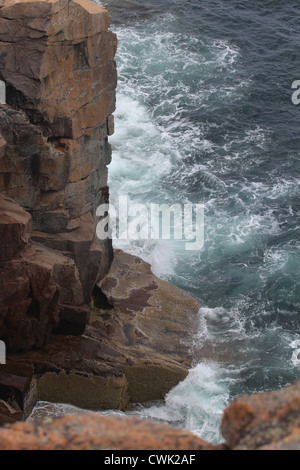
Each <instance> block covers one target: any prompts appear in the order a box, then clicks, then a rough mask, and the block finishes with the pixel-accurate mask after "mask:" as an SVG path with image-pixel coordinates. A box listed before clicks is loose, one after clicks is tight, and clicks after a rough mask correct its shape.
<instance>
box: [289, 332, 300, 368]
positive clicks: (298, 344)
mask: <svg viewBox="0 0 300 470" xmlns="http://www.w3.org/2000/svg"><path fill="white" fill-rule="evenodd" d="M290 347H291V348H292V349H294V351H293V353H292V357H291V361H292V364H293V365H294V366H298V365H299V364H300V339H296V340H294V341H292V342H291V344H290Z"/></svg>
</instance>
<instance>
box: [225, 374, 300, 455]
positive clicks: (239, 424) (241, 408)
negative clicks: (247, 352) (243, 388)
mask: <svg viewBox="0 0 300 470" xmlns="http://www.w3.org/2000/svg"><path fill="white" fill-rule="evenodd" d="M221 431H222V434H223V436H224V438H225V440H226V444H227V445H228V446H229V447H230V449H236V450H239V449H242V450H243V449H249V450H255V449H263V448H270V449H271V448H272V449H275V448H282V449H283V448H285V449H288V448H291V449H292V448H299V434H300V381H298V382H296V383H295V384H293V385H290V386H288V387H286V388H284V389H282V390H279V391H274V392H270V393H262V394H257V395H252V396H242V397H239V398H236V399H235V400H233V402H232V403H231V404H230V405H229V407H228V408H227V409H226V410H225V412H224V415H223V418H222V424H221Z"/></svg>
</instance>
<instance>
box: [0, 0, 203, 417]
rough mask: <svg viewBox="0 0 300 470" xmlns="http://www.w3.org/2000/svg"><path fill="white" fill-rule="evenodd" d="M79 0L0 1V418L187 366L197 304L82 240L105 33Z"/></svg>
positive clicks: (96, 191) (89, 227) (100, 187)
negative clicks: (1, 100) (1, 98)
mask: <svg viewBox="0 0 300 470" xmlns="http://www.w3.org/2000/svg"><path fill="white" fill-rule="evenodd" d="M110 21H111V18H110V16H109V14H108V12H107V10H106V9H105V8H104V7H101V6H99V5H96V4H94V3H92V2H90V1H89V0H32V1H28V0H0V79H1V80H2V81H3V82H4V83H5V87H6V104H2V105H0V237H1V244H0V283H1V289H0V340H2V341H4V342H5V344H6V347H7V364H6V365H2V366H0V423H5V422H11V421H14V420H19V419H24V418H26V416H27V415H28V413H29V412H30V410H31V408H32V406H33V405H34V404H35V403H36V401H37V400H39V399H44V400H50V401H59V402H67V403H72V404H74V405H77V406H80V407H83V408H88V409H93V410H94V409H96V410H97V409H105V408H115V409H116V408H117V409H124V408H126V407H127V406H128V405H129V403H130V402H135V401H146V400H152V399H159V398H163V397H164V394H165V393H166V392H167V391H168V390H170V389H171V388H172V387H173V386H174V385H175V384H176V383H178V382H179V381H180V380H182V379H183V378H184V377H185V376H186V375H187V373H188V369H189V366H190V364H191V354H190V351H189V341H188V338H189V336H190V335H191V334H192V333H193V325H194V321H195V319H196V314H197V312H198V308H199V306H198V304H197V302H196V301H195V300H194V299H193V298H191V297H190V296H189V295H187V294H186V293H185V292H183V291H181V290H180V289H177V288H176V287H174V286H171V285H170V284H168V283H165V282H163V281H161V280H160V279H158V278H156V277H155V276H154V275H153V274H152V273H151V270H150V267H149V265H147V264H146V263H144V262H143V261H142V260H141V259H139V258H137V257H134V256H130V255H126V254H125V253H122V252H121V251H117V252H115V254H114V256H113V249H112V245H111V240H109V239H107V240H103V241H100V240H98V238H97V237H96V236H95V226H96V223H97V220H96V209H97V207H98V206H99V205H100V204H101V203H103V202H105V203H107V202H108V200H109V189H108V187H107V172H108V169H107V166H108V165H109V163H110V161H111V147H110V144H109V142H108V138H109V136H110V135H111V134H112V133H113V131H114V121H113V114H112V113H113V112H114V109H115V89H116V84H117V73H116V65H115V61H114V56H115V52H116V47H117V40H116V36H115V35H114V34H113V33H112V32H111V31H110V30H109V25H110Z"/></svg>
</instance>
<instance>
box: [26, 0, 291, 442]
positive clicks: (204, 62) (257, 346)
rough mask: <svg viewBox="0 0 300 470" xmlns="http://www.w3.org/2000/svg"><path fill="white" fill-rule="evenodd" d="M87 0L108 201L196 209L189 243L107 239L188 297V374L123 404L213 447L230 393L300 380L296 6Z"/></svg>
mask: <svg viewBox="0 0 300 470" xmlns="http://www.w3.org/2000/svg"><path fill="white" fill-rule="evenodd" d="M94 1H96V3H99V4H101V5H104V6H107V8H108V10H109V12H110V14H111V15H112V25H111V30H112V31H114V32H115V33H116V34H117V37H118V50H117V55H116V63H117V68H118V88H117V106H116V111H115V113H114V116H115V134H114V135H113V136H111V137H110V138H109V141H110V143H111V145H112V152H113V158H112V163H111V164H110V165H109V186H110V197H111V203H112V204H115V205H116V206H117V204H118V200H119V199H120V196H123V197H124V196H126V197H127V198H128V201H130V203H131V204H142V205H144V206H146V207H150V206H149V205H150V204H167V205H169V206H171V205H172V204H180V205H181V206H183V205H184V204H192V205H193V206H195V205H197V204H199V205H202V206H203V208H204V242H203V244H202V246H201V248H199V249H197V250H187V249H185V246H186V245H185V244H184V242H183V241H181V240H177V239H170V240H164V239H157V240H154V239H150V238H149V239H144V240H133V239H129V240H128V239H127V240H123V239H118V238H116V239H115V240H114V246H115V247H119V248H121V249H124V250H125V251H127V252H130V253H133V254H136V255H138V256H140V257H142V258H143V259H144V260H145V261H147V262H149V263H150V264H151V268H152V271H153V272H154V274H156V275H157V276H158V277H160V278H162V279H165V280H167V281H169V282H171V283H173V284H175V285H177V286H179V287H180V288H182V289H184V290H186V291H187V292H189V293H190V294H191V295H192V296H194V297H195V298H196V299H197V300H198V301H199V305H200V309H199V313H198V322H197V323H198V326H197V329H196V331H194V332H193V338H192V340H191V347H192V350H193V351H195V357H194V362H193V365H192V367H191V370H190V372H189V374H188V376H187V378H186V379H185V380H184V381H183V382H181V383H179V384H178V385H177V386H176V387H175V388H174V389H172V390H171V391H170V392H169V393H168V394H167V395H166V397H165V399H164V400H163V401H161V402H156V403H149V404H146V405H145V404H144V405H139V404H137V405H136V407H135V408H134V409H133V410H132V411H130V412H129V413H127V414H135V415H139V416H141V417H143V418H145V419H151V420H154V421H157V422H162V423H167V424H169V425H171V426H174V427H181V428H184V429H188V430H190V431H192V432H193V433H195V434H196V435H198V436H200V437H201V438H203V439H206V440H208V441H210V442H212V443H218V442H221V441H222V436H221V434H220V422H221V418H222V413H223V411H224V409H225V408H226V406H227V405H228V404H229V403H230V401H231V400H233V399H234V398H235V397H237V396H239V395H242V394H253V393H260V392H267V391H271V390H276V389H280V388H282V387H284V386H286V385H288V384H290V383H292V382H293V381H295V380H297V379H298V378H299V376H300V336H299V333H300V322H299V318H300V158H299V157H300V104H299V102H300V99H298V98H300V93H299V94H297V89H298V88H299V87H300V2H299V0H289V1H288V2H283V1H282V0H272V1H271V0H264V1H261V0H251V1H250V0H187V1H185V2H183V1H182V0H107V1H98V0H94ZM297 81H299V83H297ZM78 411H80V412H84V410H78V409H77V408H74V407H71V406H69V407H68V406H67V405H65V404H55V405H54V404H50V403H46V402H40V403H38V404H37V406H36V408H35V409H34V411H33V414H32V416H31V417H30V418H29V420H30V419H34V418H35V417H36V416H38V415H39V413H44V415H45V414H46V415H47V413H48V414H49V415H60V414H64V413H66V412H78ZM105 414H122V413H121V412H117V411H114V410H111V411H106V412H105Z"/></svg>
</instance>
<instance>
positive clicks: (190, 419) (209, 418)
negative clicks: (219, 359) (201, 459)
mask: <svg viewBox="0 0 300 470" xmlns="http://www.w3.org/2000/svg"><path fill="white" fill-rule="evenodd" d="M224 375H225V374H224V370H223V369H222V367H221V366H220V365H219V364H218V363H216V362H212V361H205V362H204V361H203V362H201V363H200V364H198V365H197V366H196V367H195V368H193V369H191V370H190V372H189V374H188V376H187V378H186V379H185V380H184V381H183V382H181V383H179V384H178V385H177V386H176V387H174V388H173V389H172V390H171V391H170V392H169V393H168V394H167V395H166V397H165V402H164V404H161V405H154V406H151V407H141V408H140V409H139V411H138V414H139V415H140V416H142V417H144V418H148V419H154V420H158V421H164V422H167V423H169V424H171V425H174V426H179V427H181V428H185V429H188V430H190V431H192V432H193V433H195V434H197V435H198V436H200V437H201V438H202V439H206V440H207V441H209V442H214V443H216V442H220V441H221V439H222V438H221V435H220V430H219V426H220V419H221V416H222V413H223V410H224V408H225V407H226V406H227V405H228V402H229V391H228V386H229V381H227V380H226V379H224Z"/></svg>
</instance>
